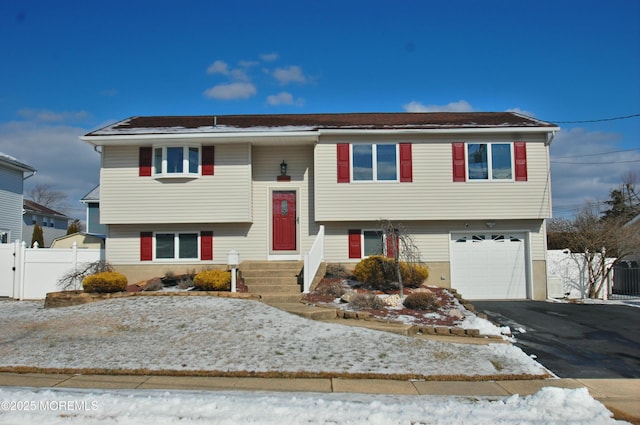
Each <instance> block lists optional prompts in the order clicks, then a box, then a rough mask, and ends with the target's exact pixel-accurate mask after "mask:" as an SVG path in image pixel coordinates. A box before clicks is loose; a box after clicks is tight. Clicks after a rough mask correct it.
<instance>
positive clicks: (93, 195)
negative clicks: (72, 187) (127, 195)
mask: <svg viewBox="0 0 640 425" xmlns="http://www.w3.org/2000/svg"><path fill="white" fill-rule="evenodd" d="M80 202H82V203H83V204H85V205H86V207H87V233H89V234H92V235H101V236H104V235H105V234H106V233H107V227H106V226H105V225H104V224H102V223H101V222H100V185H98V186H96V187H94V188H93V189H92V190H91V192H89V193H87V194H86V195H85V196H84V197H83V198H82V199H81V200H80Z"/></svg>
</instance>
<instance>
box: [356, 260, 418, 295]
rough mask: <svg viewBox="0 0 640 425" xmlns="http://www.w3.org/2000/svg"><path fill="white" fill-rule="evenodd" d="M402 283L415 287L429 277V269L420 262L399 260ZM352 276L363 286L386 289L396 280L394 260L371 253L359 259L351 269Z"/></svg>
mask: <svg viewBox="0 0 640 425" xmlns="http://www.w3.org/2000/svg"><path fill="white" fill-rule="evenodd" d="M400 275H401V276H402V284H403V285H404V286H405V287H407V288H417V287H418V286H420V285H422V283H423V282H424V281H425V279H427V277H429V269H428V268H427V267H426V266H424V265H422V264H414V263H406V262H404V261H401V262H400ZM353 277H354V278H355V279H356V280H357V281H359V282H361V283H362V284H363V285H364V286H365V287H368V288H371V289H378V290H382V291H384V290H388V289H391V288H392V287H394V286H395V285H394V284H395V283H396V282H398V276H397V271H396V262H395V260H394V259H393V258H387V257H383V256H381V255H373V256H370V257H367V258H365V259H363V260H361V261H360V262H359V263H358V264H357V265H356V267H355V269H354V270H353Z"/></svg>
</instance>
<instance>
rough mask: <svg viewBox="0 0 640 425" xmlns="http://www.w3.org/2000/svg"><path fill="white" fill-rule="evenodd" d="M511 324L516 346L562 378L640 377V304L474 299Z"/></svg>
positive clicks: (498, 319)
mask: <svg viewBox="0 0 640 425" xmlns="http://www.w3.org/2000/svg"><path fill="white" fill-rule="evenodd" d="M472 303H473V305H474V306H475V307H476V310H477V311H479V312H483V313H485V314H487V316H488V317H489V320H491V321H492V322H494V323H496V324H497V325H500V326H509V327H510V328H511V331H512V333H513V335H514V337H515V338H516V343H515V345H516V346H518V347H520V348H521V349H522V350H523V351H524V352H525V353H527V354H529V355H535V356H536V360H537V361H538V362H540V363H542V364H543V365H544V366H545V367H546V368H547V369H549V370H551V371H552V372H554V373H555V374H556V375H558V376H559V377H561V378H640V308H638V307H631V306H625V305H610V304H608V305H604V304H566V303H550V302H544V301H472Z"/></svg>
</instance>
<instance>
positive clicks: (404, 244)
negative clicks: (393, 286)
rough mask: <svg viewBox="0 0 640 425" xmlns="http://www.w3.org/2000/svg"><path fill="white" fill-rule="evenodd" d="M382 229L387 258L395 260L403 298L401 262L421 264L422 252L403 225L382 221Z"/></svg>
mask: <svg viewBox="0 0 640 425" xmlns="http://www.w3.org/2000/svg"><path fill="white" fill-rule="evenodd" d="M380 229H381V231H382V234H383V235H384V241H386V245H387V246H386V249H387V257H391V258H393V260H394V266H395V269H396V270H395V272H396V276H397V278H398V285H399V286H400V297H403V282H402V272H401V268H400V261H404V262H406V263H413V264H421V263H422V259H421V258H420V251H419V249H418V247H417V245H416V244H415V242H414V241H413V238H412V237H411V234H409V232H408V231H407V229H406V228H405V227H404V225H402V224H401V223H393V222H391V221H390V220H380Z"/></svg>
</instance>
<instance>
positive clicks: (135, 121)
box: [85, 112, 557, 137]
mask: <svg viewBox="0 0 640 425" xmlns="http://www.w3.org/2000/svg"><path fill="white" fill-rule="evenodd" d="M474 128H477V129H480V128H483V129H486V128H530V129H531V128H539V129H540V130H541V131H544V130H549V129H550V128H552V129H557V126H556V125H555V124H552V123H549V122H545V121H541V120H538V119H535V118H531V117H527V116H525V115H521V114H517V113H514V112H424V113H422V112H404V113H343V114H281V115H203V116H155V117H131V118H128V119H125V120H122V121H119V122H117V123H114V124H111V125H109V126H107V127H104V128H101V129H99V130H95V131H92V132H91V133H88V134H87V135H86V136H85V137H93V136H110V135H134V134H175V133H225V132H238V131H242V132H248V131H255V132H268V131H280V132H287V131H317V130H407V129H414V130H421V129H422V130H435V129H474Z"/></svg>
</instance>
